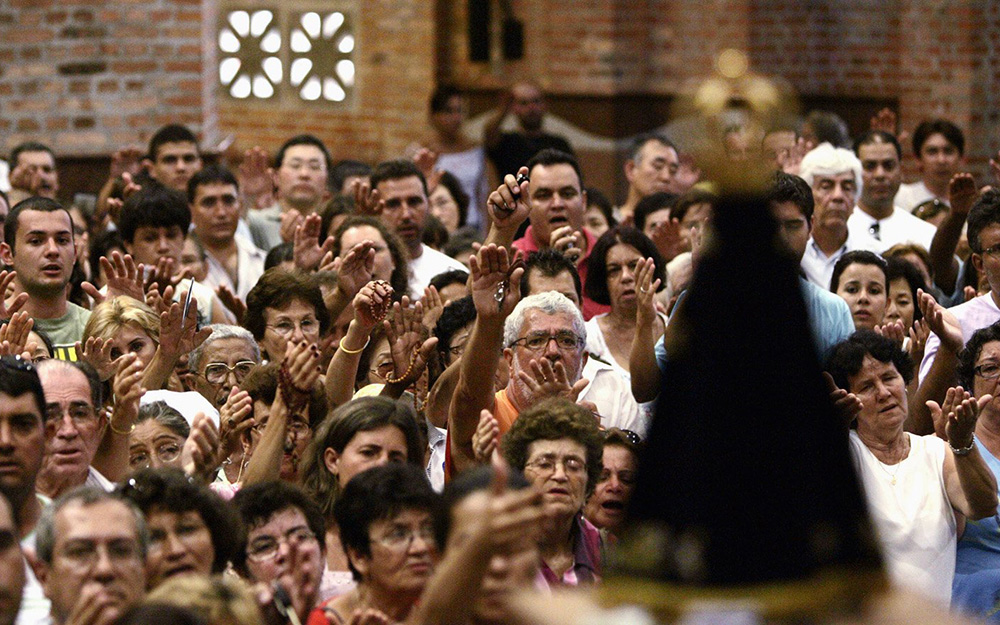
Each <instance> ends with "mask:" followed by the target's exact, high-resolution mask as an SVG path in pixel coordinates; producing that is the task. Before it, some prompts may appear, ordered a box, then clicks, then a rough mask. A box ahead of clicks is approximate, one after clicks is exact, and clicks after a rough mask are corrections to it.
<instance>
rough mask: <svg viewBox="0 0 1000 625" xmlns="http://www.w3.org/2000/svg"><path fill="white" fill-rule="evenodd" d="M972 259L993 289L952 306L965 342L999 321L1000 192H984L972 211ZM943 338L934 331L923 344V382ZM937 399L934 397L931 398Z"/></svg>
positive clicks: (970, 238)
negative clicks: (977, 331)
mask: <svg viewBox="0 0 1000 625" xmlns="http://www.w3.org/2000/svg"><path fill="white" fill-rule="evenodd" d="M968 234H969V247H971V248H972V256H971V257H970V260H971V261H972V265H973V266H974V267H975V268H976V271H977V272H978V273H979V275H985V276H986V281H987V282H989V285H990V292H989V293H986V294H985V295H980V296H979V297H975V298H973V299H970V300H969V301H967V302H965V303H964V304H959V305H958V306H955V307H954V308H949V309H948V312H950V313H951V314H953V315H954V316H955V319H957V320H958V323H959V324H960V325H961V327H962V341H963V343H964V342H968V340H969V339H970V338H972V335H973V333H975V331H976V330H979V329H980V328H985V327H986V326H988V325H991V324H993V323H995V322H996V321H998V320H1000V191H995V190H990V191H987V192H986V193H984V194H983V195H982V196H980V198H979V199H978V200H976V203H975V205H974V206H973V207H972V210H971V211H969V228H968ZM940 346H941V340H940V338H938V336H937V335H936V334H934V333H933V332H932V333H931V334H930V336H928V337H927V343H926V344H925V346H924V359H923V360H922V361H921V363H920V382H921V383H923V381H924V378H925V377H927V373H928V372H929V371H930V370H931V365H933V364H934V359H935V357H936V356H937V353H938V349H939V348H940ZM928 399H934V398H928Z"/></svg>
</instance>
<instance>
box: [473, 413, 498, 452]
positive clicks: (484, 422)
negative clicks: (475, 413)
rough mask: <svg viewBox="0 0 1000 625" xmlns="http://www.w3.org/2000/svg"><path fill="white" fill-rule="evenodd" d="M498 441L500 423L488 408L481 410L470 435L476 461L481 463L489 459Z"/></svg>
mask: <svg viewBox="0 0 1000 625" xmlns="http://www.w3.org/2000/svg"><path fill="white" fill-rule="evenodd" d="M499 441H500V423H499V422H498V421H497V420H496V417H494V416H493V413H492V412H490V411H489V410H485V409H484V410H483V411H482V412H481V413H480V415H479V425H478V426H477V427H476V432H475V433H474V434H473V435H472V451H473V453H474V454H475V457H476V462H481V463H483V464H485V463H487V462H489V461H490V458H491V457H492V456H493V452H494V451H496V449H497V443H498V442H499Z"/></svg>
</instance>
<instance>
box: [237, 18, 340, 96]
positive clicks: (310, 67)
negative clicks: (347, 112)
mask: <svg viewBox="0 0 1000 625" xmlns="http://www.w3.org/2000/svg"><path fill="white" fill-rule="evenodd" d="M289 4H291V5H292V6H291V7H289V6H288V5H289ZM304 4H305V6H303V5H304ZM308 4H309V3H301V2H299V3H296V2H294V0H292V2H287V0H286V2H285V3H282V4H281V5H275V6H274V7H272V8H261V9H244V8H237V7H233V8H226V7H222V9H221V11H220V15H221V18H220V22H219V29H218V46H219V84H220V85H221V87H222V89H223V91H224V92H225V93H226V94H228V95H229V96H231V97H233V98H237V99H240V100H268V99H272V98H284V99H288V100H298V101H300V102H301V101H307V102H327V103H342V102H345V101H350V100H351V99H352V96H353V92H354V89H355V63H354V52H355V49H356V42H355V37H354V25H353V21H352V16H351V14H350V12H348V11H346V10H342V9H331V8H330V7H329V4H328V3H324V4H326V6H325V7H324V8H322V9H319V8H316V9H313V10H310V7H309V6H308ZM286 70H287V71H286Z"/></svg>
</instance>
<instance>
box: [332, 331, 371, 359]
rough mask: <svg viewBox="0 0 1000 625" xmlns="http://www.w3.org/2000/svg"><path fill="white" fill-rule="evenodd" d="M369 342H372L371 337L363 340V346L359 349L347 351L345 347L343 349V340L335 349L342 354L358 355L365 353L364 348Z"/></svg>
mask: <svg viewBox="0 0 1000 625" xmlns="http://www.w3.org/2000/svg"><path fill="white" fill-rule="evenodd" d="M344 338H347V337H344ZM371 340H372V337H371V335H369V336H368V339H367V340H365V344H364V345H362V346H361V347H359V348H358V349H347V348H346V347H344V339H340V341H339V342H338V343H337V349H339V350H340V351H342V352H344V353H345V354H351V355H355V354H360V353H361V352H363V351H365V348H366V347H368V343H369V342H370V341H371Z"/></svg>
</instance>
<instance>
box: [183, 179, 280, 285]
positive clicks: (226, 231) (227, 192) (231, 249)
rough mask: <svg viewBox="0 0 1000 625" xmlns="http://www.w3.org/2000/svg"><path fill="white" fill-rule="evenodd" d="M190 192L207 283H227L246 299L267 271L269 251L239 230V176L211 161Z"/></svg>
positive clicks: (193, 222)
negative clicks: (266, 263) (267, 252)
mask: <svg viewBox="0 0 1000 625" xmlns="http://www.w3.org/2000/svg"><path fill="white" fill-rule="evenodd" d="M187 192H188V202H189V203H190V206H191V223H192V225H193V226H194V235H195V236H197V237H198V240H199V241H201V244H202V246H204V248H205V256H206V257H205V263H206V265H207V268H208V275H207V276H206V278H205V284H206V285H207V286H209V287H211V288H212V290H213V291H214V290H216V289H218V288H219V287H220V286H225V287H226V288H228V289H229V290H230V291H231V292H232V293H235V294H236V295H238V296H239V297H240V299H242V300H244V301H245V300H246V297H247V293H249V292H250V289H252V288H253V286H254V285H255V284H257V280H258V279H259V278H260V276H261V275H262V274H263V273H264V259H265V257H266V254H265V253H264V252H263V251H261V250H260V249H259V248H257V246H255V245H254V244H253V243H251V242H250V241H247V240H246V239H244V238H243V237H241V236H239V235H237V234H236V228H237V225H238V224H239V219H240V191H239V184H238V183H237V181H236V176H234V175H233V173H232V172H231V171H229V170H228V169H226V168H225V167H222V166H221V165H211V166H209V167H206V168H205V169H202V170H201V171H199V172H198V173H197V174H195V175H194V176H192V177H191V180H190V181H189V182H188V187H187Z"/></svg>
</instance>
